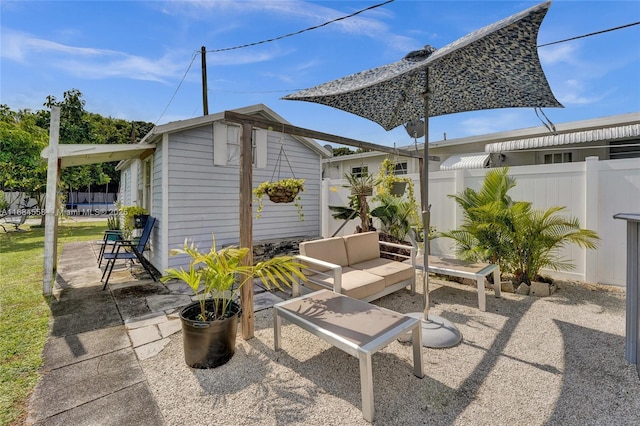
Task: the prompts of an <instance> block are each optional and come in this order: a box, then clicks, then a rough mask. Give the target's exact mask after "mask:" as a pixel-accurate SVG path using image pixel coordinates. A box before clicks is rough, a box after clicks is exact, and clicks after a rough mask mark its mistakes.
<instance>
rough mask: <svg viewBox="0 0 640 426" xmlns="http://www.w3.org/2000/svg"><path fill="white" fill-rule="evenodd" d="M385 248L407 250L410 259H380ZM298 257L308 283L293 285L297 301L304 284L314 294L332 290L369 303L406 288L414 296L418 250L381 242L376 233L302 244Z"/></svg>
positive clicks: (406, 257)
mask: <svg viewBox="0 0 640 426" xmlns="http://www.w3.org/2000/svg"><path fill="white" fill-rule="evenodd" d="M385 247H396V248H403V249H408V250H409V255H398V254H396V256H399V257H401V258H402V259H404V261H403V262H401V261H397V260H391V259H384V258H381V257H380V255H381V253H385ZM295 257H296V259H298V260H299V261H301V263H302V264H304V265H305V266H306V268H305V269H303V273H304V274H305V275H306V278H307V280H306V281H305V282H302V283H300V282H296V283H294V285H293V291H292V294H293V296H294V297H295V296H298V295H299V294H300V287H299V286H300V285H301V284H302V285H304V286H305V287H308V288H310V289H312V290H318V289H323V288H324V289H329V290H333V291H335V292H336V293H341V294H345V295H347V296H350V297H353V298H355V299H360V300H364V301H366V302H370V301H372V300H375V299H379V298H380V297H382V296H385V295H387V294H390V293H393V292H395V291H397V290H400V289H402V288H405V287H406V286H410V288H411V294H412V295H413V294H415V275H416V274H415V267H414V265H415V257H416V256H415V250H414V249H413V247H407V246H404V245H400V244H395V243H389V242H386V241H379V237H378V233H377V232H364V233H360V234H352V235H347V236H344V237H332V238H324V239H320V240H313V241H305V242H302V243H300V254H299V255H297V256H295Z"/></svg>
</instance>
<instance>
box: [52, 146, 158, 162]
mask: <svg viewBox="0 0 640 426" xmlns="http://www.w3.org/2000/svg"><path fill="white" fill-rule="evenodd" d="M155 149H156V146H155V145H151V144H131V145H129V144H127V145H123V144H68V145H58V158H59V159H60V160H61V167H62V168H65V167H72V166H82V165H85V164H98V163H108V162H110V161H121V160H127V159H131V158H136V157H140V156H141V155H143V154H145V153H146V152H153V150H155ZM40 156H41V157H42V158H49V147H46V148H45V149H43V150H42V153H41V154H40Z"/></svg>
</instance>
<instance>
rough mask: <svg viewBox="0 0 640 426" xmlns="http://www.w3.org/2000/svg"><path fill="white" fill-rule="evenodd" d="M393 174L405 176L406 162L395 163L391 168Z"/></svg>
mask: <svg viewBox="0 0 640 426" xmlns="http://www.w3.org/2000/svg"><path fill="white" fill-rule="evenodd" d="M393 174H395V175H406V174H407V162H406V161H405V162H402V163H396V164H394V166H393Z"/></svg>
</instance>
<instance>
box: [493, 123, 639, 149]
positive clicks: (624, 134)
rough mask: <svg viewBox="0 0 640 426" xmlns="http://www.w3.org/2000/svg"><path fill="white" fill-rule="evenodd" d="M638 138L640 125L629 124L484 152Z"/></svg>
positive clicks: (497, 145)
mask: <svg viewBox="0 0 640 426" xmlns="http://www.w3.org/2000/svg"><path fill="white" fill-rule="evenodd" d="M638 137H640V124H629V125H624V126H615V127H607V128H603V129H591V130H584V131H581V132H571V133H561V134H558V135H546V136H538V137H534V138H525V139H517V140H511V141H504V142H496V143H490V144H488V145H486V146H485V147H484V150H485V152H509V151H518V150H522V149H536V148H545V147H550V146H561V145H570V144H575V143H585V142H609V141H612V140H623V139H634V138H638Z"/></svg>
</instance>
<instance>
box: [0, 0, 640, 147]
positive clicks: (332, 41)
mask: <svg viewBox="0 0 640 426" xmlns="http://www.w3.org/2000/svg"><path fill="white" fill-rule="evenodd" d="M383 1H384V0H373V1H284V0H276V1H268V0H260V1H258V0H255V1H209V0H207V1H204V0H202V1H196V0H193V1H169V2H165V1H151V2H145V1H8V0H2V1H1V2H0V13H1V15H0V25H1V28H0V36H1V43H2V44H1V46H0V47H1V49H0V56H1V58H0V59H1V62H0V66H1V68H0V73H1V74H0V103H2V104H6V105H8V106H9V107H10V108H11V109H14V110H17V109H24V108H29V109H31V110H38V109H43V103H44V102H45V100H46V97H47V96H49V95H53V96H55V97H56V98H58V99H62V98H63V93H64V92H65V91H67V90H70V89H78V90H80V91H81V92H82V94H83V99H84V100H85V101H86V105H85V109H86V110H87V111H90V112H94V113H98V114H101V115H104V116H111V117H116V118H123V119H127V120H143V121H150V122H153V123H157V124H164V123H167V122H170V121H175V120H181V119H187V118H192V117H196V116H200V115H202V83H201V62H200V56H199V51H200V47H201V46H205V47H206V48H207V50H208V51H212V50H217V49H223V48H228V47H234V46H239V45H244V44H250V43H255V42H259V41H263V40H268V39H272V38H276V37H279V36H283V35H286V34H290V33H295V32H297V31H300V30H303V29H305V28H309V27H313V26H316V25H320V24H322V23H324V22H327V21H330V20H333V19H336V18H339V17H341V16H345V15H349V14H351V13H354V12H356V11H358V10H360V9H364V8H367V7H369V6H373V5H376V4H379V3H382V2H383ZM538 3H539V2H530V1H506V0H505V1H409V0H405V1H403V0H396V1H394V2H392V3H389V4H386V5H384V6H381V7H378V8H375V9H372V10H369V11H366V12H364V13H361V14H359V15H357V16H355V17H353V18H350V19H345V20H341V21H338V22H335V23H332V24H329V25H326V26H323V27H321V28H319V29H316V30H313V31H307V32H303V33H301V34H299V35H295V36H292V37H286V38H283V39H280V40H277V41H274V42H269V43H263V44H258V45H255V46H252V47H248V48H242V49H236V50H229V51H224V52H210V53H208V54H207V73H208V79H207V81H208V87H209V93H208V97H209V112H210V113H214V112H219V111H224V110H227V109H233V108H238V107H243V106H247V105H252V104H256V103H264V104H266V105H268V106H269V107H270V108H272V109H273V110H275V111H276V112H277V113H279V114H280V115H282V116H283V117H284V118H285V119H287V120H288V121H290V122H291V123H292V124H294V125H296V126H301V127H306V128H310V129H314V130H319V131H323V132H327V133H333V134H338V135H341V136H346V137H350V138H355V139H360V140H364V141H368V142H373V143H379V144H384V145H389V146H392V145H393V144H394V143H395V144H396V145H397V146H403V145H407V144H410V143H411V142H412V140H411V139H410V138H409V137H408V136H407V135H406V133H405V131H404V129H402V127H400V128H396V129H394V130H392V131H389V132H386V131H385V130H383V129H382V128H381V127H380V126H379V125H377V124H375V123H372V122H370V121H367V120H365V119H363V118H360V117H357V116H355V115H352V114H349V113H346V112H343V111H339V110H335V109H332V108H330V107H326V106H322V105H316V104H312V103H307V102H297V101H284V100H281V99H280V98H281V97H282V96H285V95H286V94H289V93H292V92H294V91H297V90H300V89H304V88H308V87H311V86H315V85H317V84H320V83H324V82H326V81H330V80H333V79H336V78H339V77H342V76H345V75H348V74H352V73H354V72H358V71H362V70H365V69H368V68H372V67H376V66H379V65H384V64H387V63H390V62H394V61H396V60H398V59H400V58H402V57H403V56H404V55H405V54H406V53H407V52H409V51H411V50H415V49H418V48H420V47H422V46H423V45H425V44H430V45H432V46H434V47H442V46H444V45H446V44H448V43H450V42H452V41H454V40H456V39H458V38H459V37H462V36H464V35H465V34H467V33H469V32H471V31H474V30H476V29H478V28H481V27H483V26H485V25H488V24H491V23H493V22H495V21H498V20H500V19H502V18H505V17H507V16H510V15H512V14H514V13H517V12H520V11H522V10H524V9H526V8H528V7H531V6H533V5H535V4H538ZM637 21H640V2H639V1H637V0H629V1H563V0H557V1H554V2H553V3H552V5H551V8H550V10H549V13H548V14H547V16H546V18H545V20H544V21H543V23H542V26H541V28H540V33H539V35H538V43H539V44H544V43H550V42H554V41H559V40H563V39H567V38H571V37H576V36H581V35H584V34H588V33H592V32H596V31H601V30H605V29H608V28H613V27H617V26H621V25H626V24H630V23H634V22H637ZM538 51H539V55H540V59H541V63H542V67H543V69H544V71H545V74H546V75H547V79H548V81H549V84H550V86H551V89H552V90H553V92H554V94H555V96H556V98H557V99H558V100H559V101H560V102H561V103H562V104H564V106H565V108H564V109H559V108H548V109H546V110H545V113H546V114H547V116H548V117H549V118H550V119H551V121H553V122H554V123H563V122H569V121H575V120H583V119H590V118H596V117H604V116H609V115H615V114H623V113H628V112H637V111H640V71H639V70H640V25H636V26H632V27H629V28H625V29H621V30H617V31H612V32H608V33H604V34H600V35H595V36H592V37H588V38H582V39H579V40H575V41H570V42H566V43H560V44H556V45H553V46H548V47H541V48H539V50H538ZM194 58H195V60H194ZM429 123H430V140H431V141H439V140H442V139H443V134H444V133H446V134H447V139H453V138H458V137H465V136H473V135H482V134H487V133H492V132H497V131H504V130H511V129H519V128H525V127H533V126H539V125H541V122H540V121H539V119H538V118H537V117H536V115H535V113H534V111H533V110H532V109H519V108H510V109H502V110H488V111H478V112H468V113H459V114H452V115H449V116H442V117H434V118H432V119H431V120H430V122H429Z"/></svg>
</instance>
